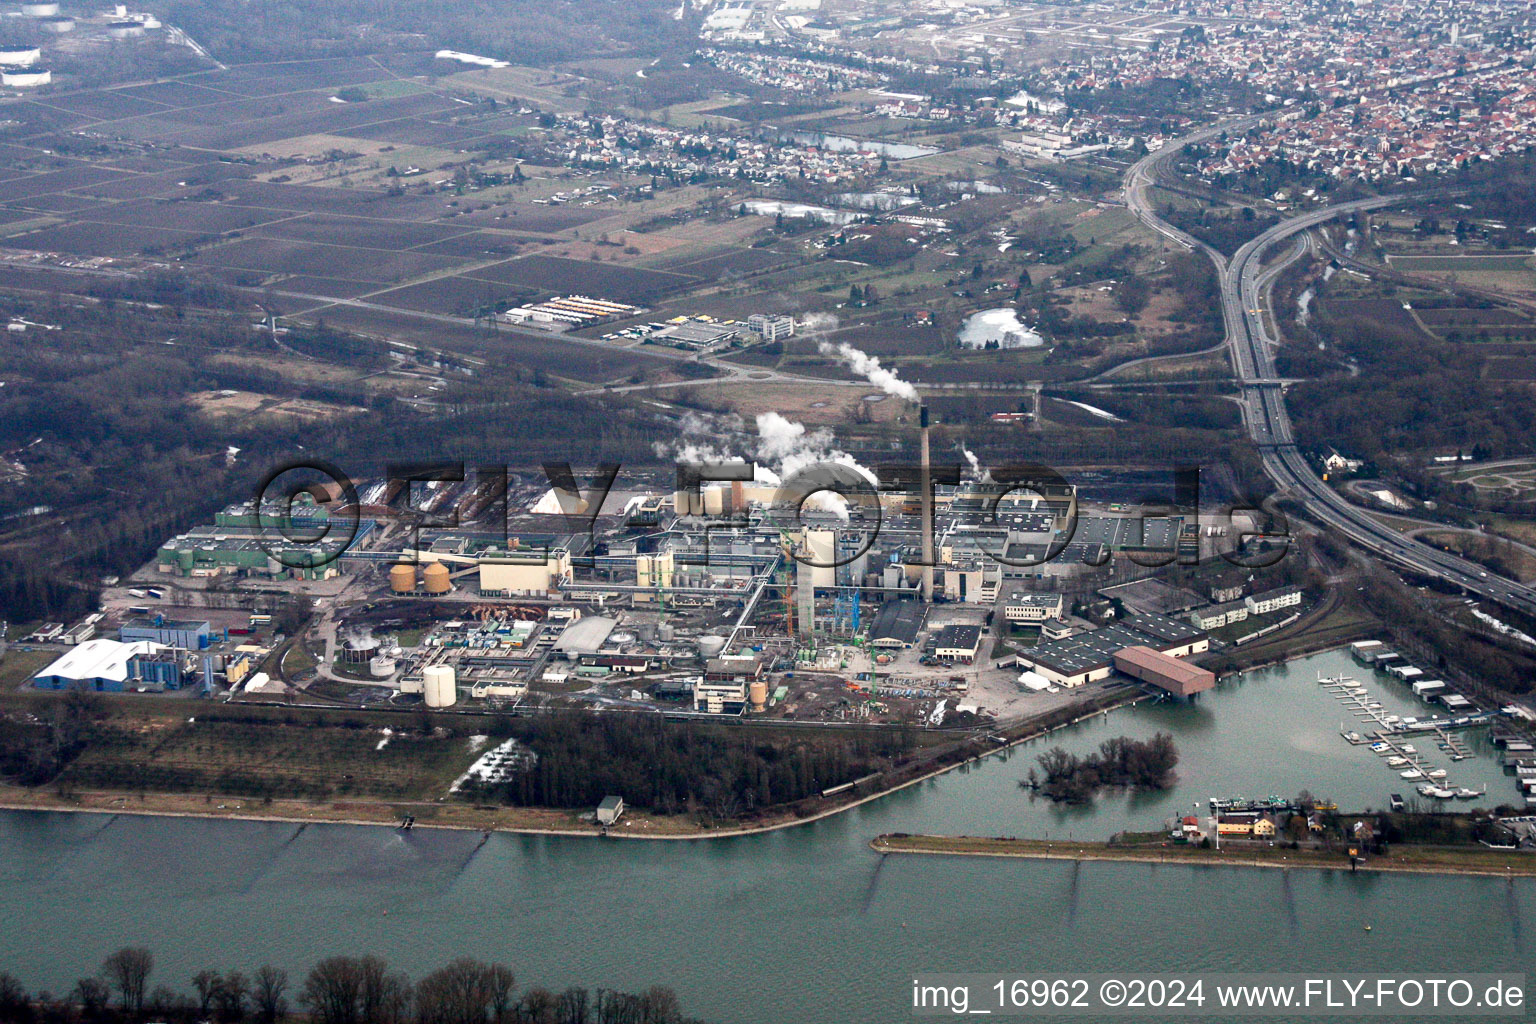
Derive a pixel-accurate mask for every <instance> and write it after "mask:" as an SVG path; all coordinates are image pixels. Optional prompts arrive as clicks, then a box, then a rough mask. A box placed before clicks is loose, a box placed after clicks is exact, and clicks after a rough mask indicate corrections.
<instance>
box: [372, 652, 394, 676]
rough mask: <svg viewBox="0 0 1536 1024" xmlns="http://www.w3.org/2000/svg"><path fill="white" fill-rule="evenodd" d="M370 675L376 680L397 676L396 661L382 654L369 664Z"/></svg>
mask: <svg viewBox="0 0 1536 1024" xmlns="http://www.w3.org/2000/svg"><path fill="white" fill-rule="evenodd" d="M368 674H369V675H371V676H373V678H375V679H388V678H389V677H390V676H392V675H394V674H395V659H394V658H391V657H389V656H388V655H385V654H380V655H377V656H376V657H374V658H373V659H372V660H370V661H369V662H368Z"/></svg>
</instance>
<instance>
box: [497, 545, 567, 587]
mask: <svg viewBox="0 0 1536 1024" xmlns="http://www.w3.org/2000/svg"><path fill="white" fill-rule="evenodd" d="M570 578H571V553H570V552H569V551H568V550H566V549H565V548H552V549H551V550H550V551H549V552H548V553H547V554H546V553H545V552H542V551H530V552H527V553H526V554H516V553H511V552H509V553H505V554H502V553H497V554H494V555H483V556H481V558H480V559H479V580H480V593H481V594H484V595H486V596H487V597H513V596H544V595H548V594H550V593H552V592H554V591H555V589H556V588H557V587H558V585H559V584H560V581H561V580H568V579H570Z"/></svg>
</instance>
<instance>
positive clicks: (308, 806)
mask: <svg viewBox="0 0 1536 1024" xmlns="http://www.w3.org/2000/svg"><path fill="white" fill-rule="evenodd" d="M1143 697H1144V694H1142V693H1141V692H1140V691H1139V690H1127V691H1125V692H1124V693H1123V694H1117V695H1115V696H1114V697H1111V698H1108V699H1106V700H1101V701H1096V702H1095V703H1094V704H1093V705H1092V706H1089V707H1085V708H1083V709H1082V711H1081V713H1079V714H1075V715H1073V716H1072V717H1070V718H1067V719H1064V720H1062V721H1059V722H1049V724H1047V723H1046V722H1044V721H1040V720H1036V721H1025V722H1019V723H1015V724H1014V725H1012V726H1011V727H1010V728H1009V729H1008V730H1007V731H1005V732H1000V733H995V734H993V735H994V736H995V737H996V738H995V739H993V740H992V741H991V745H990V746H987V747H985V748H983V749H979V750H977V751H976V752H975V753H974V754H971V755H970V756H968V757H964V758H961V759H959V760H956V761H952V762H950V763H947V764H942V765H938V766H937V767H934V768H931V769H927V770H921V771H919V772H917V773H916V774H914V775H910V776H907V777H899V778H898V780H897V781H893V782H891V783H890V784H888V785H885V786H883V787H881V788H878V789H874V790H865V791H862V792H861V791H859V790H858V789H854V790H850V791H848V792H847V794H846V795H844V794H839V796H838V797H837V798H830V799H829V802H828V803H827V805H826V806H822V807H817V808H815V809H814V810H809V811H806V810H801V811H786V812H784V813H781V814H778V815H775V816H772V817H767V818H763V819H760V820H758V821H754V822H752V823H751V824H747V825H731V824H724V825H720V826H710V825H707V824H703V823H701V822H699V821H698V820H697V819H696V818H691V817H686V816H681V815H678V816H666V815H649V814H645V813H641V812H636V811H629V812H626V813H625V815H624V817H623V818H621V819H620V820H619V822H618V823H617V824H616V825H614V826H613V827H611V828H609V829H608V830H606V831H605V830H604V829H602V828H601V827H600V826H598V825H597V824H596V823H595V822H588V821H583V820H582V818H581V817H580V816H579V814H578V813H577V812H575V811H569V810H560V809H555V808H544V807H501V806H489V805H484V804H467V803H458V802H454V801H451V800H448V799H442V800H437V801H400V800H370V799H366V798H362V799H348V800H336V801H325V802H320V801H310V800H276V799H274V800H251V799H242V798H238V797H227V796H218V795H212V794H198V793H155V792H134V793H124V792H120V791H114V790H69V791H65V792H60V791H58V790H56V789H42V788H38V789H25V788H22V787H18V786H5V785H0V810H12V811H60V812H68V813H83V814H129V815H144V816H147V817H170V818H220V819H231V820H239V821H277V822H291V823H296V824H304V823H318V824H332V825H368V826H374V827H381V828H398V827H399V826H400V823H401V822H402V821H403V820H404V819H405V817H406V816H407V815H410V816H412V817H414V819H415V822H414V825H413V827H414V828H426V829H451V830H459V831H470V832H509V833H515V834H524V835H546V836H569V837H577V838H588V839H602V838H607V839H654V840H668V839H673V840H676V839H727V838H733V837H738V836H750V835H760V834H763V833H767V832H776V831H779V830H782V829H787V828H794V827H796V826H798V825H808V824H810V823H811V822H814V821H820V820H822V819H824V818H830V817H832V816H833V815H837V814H842V813H845V812H847V811H850V810H852V809H854V808H855V807H859V806H862V805H864V804H867V803H869V802H871V801H873V800H879V799H881V798H882V797H885V796H888V795H890V794H891V793H896V792H900V791H901V790H903V789H907V788H908V787H911V786H915V785H918V784H919V783H922V782H926V781H928V780H929V779H933V778H936V777H938V776H940V775H943V774H945V773H947V772H951V771H954V770H955V769H957V768H960V767H963V766H965V765H969V764H973V763H975V762H977V761H980V760H983V759H985V758H987V757H991V756H993V755H994V754H997V753H999V752H1000V751H1003V750H1006V749H1008V748H1009V747H1013V746H1016V745H1018V744H1020V743H1028V742H1030V741H1031V740H1035V739H1038V738H1039V737H1041V736H1045V735H1048V734H1050V733H1052V732H1055V731H1057V730H1059V729H1065V728H1068V727H1070V726H1073V725H1076V724H1077V723H1079V722H1081V721H1083V720H1084V719H1086V718H1092V717H1094V716H1097V715H1104V714H1108V713H1109V712H1110V711H1112V710H1114V709H1116V708H1119V707H1124V706H1127V705H1130V704H1134V703H1136V702H1137V701H1139V700H1141V699H1142V698H1143ZM898 776H900V773H898Z"/></svg>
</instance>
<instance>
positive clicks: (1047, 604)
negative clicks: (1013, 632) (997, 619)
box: [1003, 591, 1062, 625]
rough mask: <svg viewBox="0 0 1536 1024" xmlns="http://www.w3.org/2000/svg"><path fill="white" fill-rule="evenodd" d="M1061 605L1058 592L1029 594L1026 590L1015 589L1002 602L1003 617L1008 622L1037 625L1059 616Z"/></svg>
mask: <svg viewBox="0 0 1536 1024" xmlns="http://www.w3.org/2000/svg"><path fill="white" fill-rule="evenodd" d="M1061 607H1062V598H1061V595H1060V594H1031V593H1028V592H1026V591H1016V592H1014V593H1012V594H1009V595H1008V600H1007V601H1006V602H1004V604H1003V618H1005V619H1007V620H1008V621H1009V622H1023V623H1029V624H1032V625H1038V624H1039V623H1042V622H1045V621H1047V620H1049V619H1059V618H1061Z"/></svg>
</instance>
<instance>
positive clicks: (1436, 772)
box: [1424, 768, 1446, 779]
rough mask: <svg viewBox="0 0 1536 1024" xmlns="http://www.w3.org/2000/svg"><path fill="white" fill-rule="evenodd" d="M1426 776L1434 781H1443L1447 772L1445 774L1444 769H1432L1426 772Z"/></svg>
mask: <svg viewBox="0 0 1536 1024" xmlns="http://www.w3.org/2000/svg"><path fill="white" fill-rule="evenodd" d="M1424 774H1425V775H1428V776H1429V777H1430V778H1432V779H1443V778H1445V774H1446V772H1445V769H1444V768H1431V769H1430V770H1429V771H1427V772H1425V773H1424Z"/></svg>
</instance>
